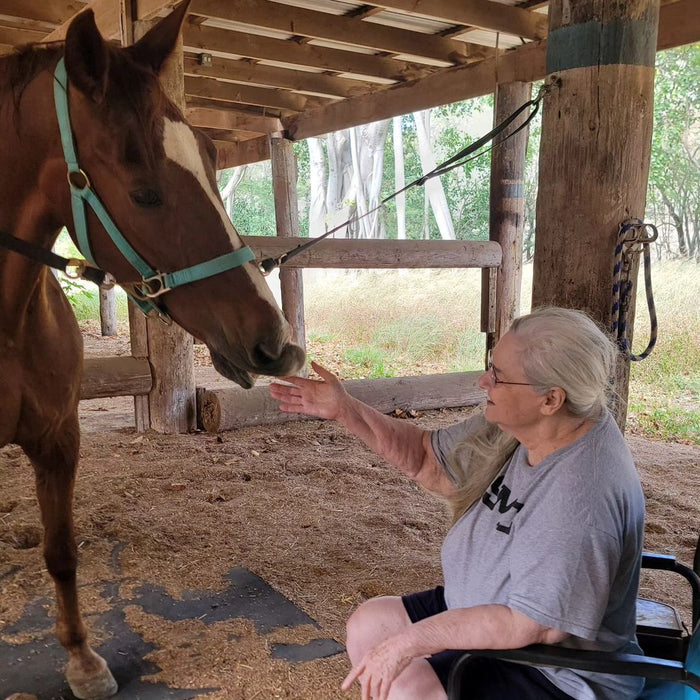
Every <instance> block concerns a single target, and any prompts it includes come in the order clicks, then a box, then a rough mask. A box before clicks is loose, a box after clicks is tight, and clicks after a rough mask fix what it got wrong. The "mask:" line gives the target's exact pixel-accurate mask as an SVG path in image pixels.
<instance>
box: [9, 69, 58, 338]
mask: <svg viewBox="0 0 700 700" xmlns="http://www.w3.org/2000/svg"><path fill="white" fill-rule="evenodd" d="M0 134H2V138H3V146H2V148H1V149H0V230H2V231H6V232H7V233H11V234H13V235H15V236H17V237H19V238H22V239H24V240H27V241H31V242H33V243H36V244H38V245H41V246H44V247H47V248H49V247H51V246H52V245H53V243H54V241H55V239H56V236H57V235H58V232H59V230H60V226H61V224H60V222H59V221H58V220H57V218H56V215H55V214H54V213H53V211H52V206H51V203H50V201H49V199H50V195H49V194H48V190H47V189H46V183H47V181H50V180H55V179H57V178H60V177H65V174H63V175H61V173H59V172H58V169H59V167H58V166H59V165H60V164H59V163H58V162H57V159H56V158H55V157H54V156H53V155H52V154H54V153H55V152H56V144H57V140H58V131H57V127H56V120H55V117H54V116H53V92H52V79H51V75H50V73H47V72H46V71H43V72H39V73H38V74H37V75H36V76H35V77H34V78H32V79H30V80H29V81H28V82H27V84H26V86H25V87H24V90H23V92H22V98H21V100H20V102H19V104H18V105H17V106H16V105H15V98H14V94H13V85H12V84H11V83H10V82H9V81H8V80H7V71H3V70H2V68H0ZM52 168H53V169H55V170H56V171H57V172H56V173H55V174H53V173H52V172H51V169H52ZM63 168H65V165H64V166H63ZM44 275H45V272H44V270H43V268H41V267H39V266H37V265H36V264H35V263H32V262H30V261H29V260H26V259H24V258H22V257H21V256H19V255H17V254H15V253H3V254H1V255H0V315H3V316H4V320H5V321H8V322H9V323H12V322H11V318H12V317H15V316H17V314H18V313H20V311H21V309H22V308H23V307H25V306H26V304H27V300H28V299H29V298H31V297H33V296H35V295H37V294H41V289H42V288H43V287H44V284H45V280H46V278H45V276H44ZM3 325H4V324H3Z"/></svg>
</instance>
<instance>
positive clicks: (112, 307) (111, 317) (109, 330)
mask: <svg viewBox="0 0 700 700" xmlns="http://www.w3.org/2000/svg"><path fill="white" fill-rule="evenodd" d="M100 328H101V330H102V335H104V336H111V335H117V296H116V294H115V291H114V287H112V288H111V289H100Z"/></svg>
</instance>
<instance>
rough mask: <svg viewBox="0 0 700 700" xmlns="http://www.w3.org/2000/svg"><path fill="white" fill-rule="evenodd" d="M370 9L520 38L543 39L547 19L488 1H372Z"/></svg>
mask: <svg viewBox="0 0 700 700" xmlns="http://www.w3.org/2000/svg"><path fill="white" fill-rule="evenodd" d="M371 4H372V5H377V6H379V7H383V8H385V9H391V10H400V11H401V12H406V13H408V14H413V15H423V16H424V17H431V18H433V19H440V20H444V21H446V22H451V23H453V24H466V25H470V26H473V27H479V28H480V29H491V30H493V31H497V32H505V33H506V34H513V35H515V36H521V37H523V38H525V39H543V38H544V37H545V36H547V16H546V15H541V14H536V13H534V12H529V11H527V10H521V9H519V8H517V7H510V6H508V5H503V4H501V3H498V2H490V0H374V1H373V2H372V3H371Z"/></svg>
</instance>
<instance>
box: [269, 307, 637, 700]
mask: <svg viewBox="0 0 700 700" xmlns="http://www.w3.org/2000/svg"><path fill="white" fill-rule="evenodd" d="M615 354H616V348H615V346H614V344H613V343H612V342H611V341H610V340H609V339H608V338H607V337H606V336H605V334H604V333H602V332H601V331H600V330H599V328H598V327H597V326H596V325H595V323H594V322H593V321H592V320H591V319H590V318H589V317H588V316H586V315H585V314H583V313H581V312H578V311H573V310H568V309H560V308H545V309H541V310H539V311H536V312H534V313H531V314H529V315H527V316H523V317H521V318H519V319H517V320H516V321H515V322H514V323H513V325H512V327H511V328H510V330H509V332H508V333H506V334H505V335H504V336H503V337H502V338H501V340H500V341H499V342H498V344H497V345H496V347H495V348H494V351H493V364H492V365H491V366H490V367H489V369H488V370H487V371H486V372H484V374H483V375H482V376H481V378H480V379H479V386H480V387H481V388H482V389H484V391H485V392H486V399H487V400H486V408H485V410H484V412H483V415H479V416H476V417H473V418H470V419H469V420H467V421H465V422H463V423H460V424H458V425H455V426H452V427H450V428H447V429H443V430H436V431H426V430H422V429H420V428H418V427H417V426H415V425H412V424H411V423H409V422H407V421H401V420H397V419H393V418H390V417H388V416H385V415H382V414H380V413H378V412H377V411H375V410H374V409H372V408H370V407H369V406H367V405H365V404H363V403H361V402H360V401H358V400H356V399H354V398H352V397H351V396H349V395H348V394H347V393H346V392H345V390H344V389H343V386H342V384H341V382H340V381H338V379H337V378H336V377H335V376H334V375H333V374H331V373H330V372H328V371H326V370H324V369H323V368H322V367H320V366H318V365H315V364H314V369H315V371H316V372H317V373H318V374H319V376H320V377H321V380H320V381H314V380H306V379H301V378H295V377H291V378H289V379H288V380H287V381H289V383H290V385H282V384H273V385H272V387H271V393H272V395H273V396H274V397H275V398H276V399H277V400H279V401H280V407H281V409H282V410H283V411H288V412H303V413H307V414H310V415H313V416H318V417H320V418H327V419H333V420H336V421H338V422H339V423H340V424H341V425H343V426H345V427H346V428H347V429H348V430H349V431H350V432H352V433H353V434H355V435H356V436H358V437H359V438H360V439H361V440H363V441H364V442H365V443H366V444H367V445H368V446H369V447H370V448H372V449H373V450H375V451H376V452H377V453H378V454H380V455H381V456H382V457H383V458H384V459H386V460H387V461H388V462H391V463H392V464H394V465H396V467H398V468H399V469H400V470H401V471H402V472H403V473H404V474H406V476H408V477H409V478H411V479H414V480H415V481H417V482H418V483H419V484H421V485H422V486H424V487H425V488H426V489H428V490H429V491H431V492H433V493H435V494H437V495H439V496H442V497H443V498H445V499H447V500H448V502H449V503H450V504H451V506H452V510H453V516H454V518H453V526H452V529H451V530H450V531H449V533H448V534H447V537H446V538H445V541H444V544H443V547H442V568H443V575H444V587H442V586H439V587H438V588H435V589H433V590H429V591H424V592H421V593H413V594H411V595H405V596H403V597H393V596H384V597H379V598H373V599H371V600H368V601H366V602H365V603H363V604H362V605H361V606H360V607H359V608H358V609H357V610H356V611H355V612H354V613H353V614H352V616H351V617H350V619H349V620H348V623H347V650H348V655H349V657H350V660H351V662H352V670H351V672H350V673H349V675H348V676H347V678H346V679H345V682H344V683H343V688H344V689H347V688H349V687H350V685H351V684H352V683H353V682H354V681H355V680H357V681H359V682H360V684H361V687H362V697H363V700H369V699H370V698H381V699H382V700H383V699H385V698H390V699H392V700H398V699H404V698H405V699H411V700H415V699H416V698H420V699H421V700H432V699H435V700H437V699H438V698H442V699H444V698H445V697H446V691H445V689H446V685H447V677H448V674H449V670H450V667H451V665H452V664H453V662H454V661H455V660H456V659H457V658H458V657H459V655H460V654H461V652H460V651H459V650H464V649H467V650H468V649H479V648H481V649H485V648H492V649H506V648H518V647H523V646H526V645H528V644H533V643H545V644H562V645H565V646H572V647H581V648H586V649H601V650H610V651H612V650H617V651H624V652H628V653H640V649H639V647H638V646H637V645H636V642H635V601H636V596H637V587H638V578H639V568H640V562H641V553H642V537H643V525H644V498H643V494H642V489H641V486H640V482H639V478H638V475H637V472H636V469H635V466H634V463H633V461H632V456H631V454H630V451H629V449H628V447H627V445H626V443H625V441H624V439H623V437H622V435H621V433H620V431H619V429H618V427H617V425H616V424H615V421H614V420H613V418H612V416H611V415H610V413H609V412H608V409H607V407H606V406H607V399H608V396H609V393H610V388H611V385H610V376H611V374H612V370H613V365H614V360H615ZM470 667H471V668H470V669H469V674H470V676H469V687H471V689H472V692H473V695H472V697H474V698H480V699H482V700H483V699H493V700H504V699H508V698H513V699H515V698H517V699H518V700H522V699H526V698H533V699H535V698H536V699H537V700H540V699H544V698H579V699H584V698H585V699H587V700H594V699H597V700H601V699H610V700H612V699H613V698H615V700H622V699H624V698H634V697H636V695H637V694H638V693H639V692H640V690H641V681H640V680H639V679H635V678H633V677H630V676H607V675H602V674H596V673H590V672H587V671H575V670H567V669H563V670H562V669H559V670H555V669H549V668H529V667H526V666H521V665H517V664H512V663H508V662H504V661H499V660H492V659H485V658H478V659H475V660H474V662H473V663H472V664H470Z"/></svg>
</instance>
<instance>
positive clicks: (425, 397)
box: [198, 372, 484, 433]
mask: <svg viewBox="0 0 700 700" xmlns="http://www.w3.org/2000/svg"><path fill="white" fill-rule="evenodd" d="M480 376H481V372H459V373H453V374H435V375H427V376H423V377H391V378H380V379H353V380H349V381H346V382H343V386H344V387H345V389H346V390H347V392H348V393H349V394H350V395H351V396H354V397H355V398H357V399H360V401H363V402H365V403H367V404H369V405H370V406H372V407H374V408H376V409H377V410H378V411H381V412H382V413H389V412H390V411H393V410H395V409H403V410H416V411H425V410H429V409H434V408H454V407H457V406H475V405H476V404H478V403H479V402H480V401H482V400H483V397H484V392H483V391H482V390H481V389H479V387H478V386H477V381H478V379H479V377H480ZM198 413H199V419H200V421H201V425H202V426H203V427H204V429H205V430H207V431H208V432H214V433H215V432H219V431H222V430H233V429H235V428H241V427H243V426H246V425H268V424H274V423H285V422H287V421H292V420H308V419H309V417H308V416H305V415H303V414H300V413H282V412H281V411H280V410H279V405H278V403H277V401H275V400H274V399H272V398H271V396H270V390H269V388H268V387H266V386H260V387H254V388H252V389H249V390H248V391H245V390H243V389H237V388H231V389H216V390H211V391H204V392H202V394H201V396H200V403H199V406H198Z"/></svg>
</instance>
